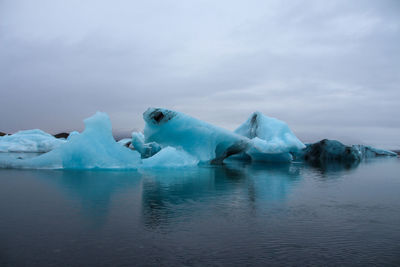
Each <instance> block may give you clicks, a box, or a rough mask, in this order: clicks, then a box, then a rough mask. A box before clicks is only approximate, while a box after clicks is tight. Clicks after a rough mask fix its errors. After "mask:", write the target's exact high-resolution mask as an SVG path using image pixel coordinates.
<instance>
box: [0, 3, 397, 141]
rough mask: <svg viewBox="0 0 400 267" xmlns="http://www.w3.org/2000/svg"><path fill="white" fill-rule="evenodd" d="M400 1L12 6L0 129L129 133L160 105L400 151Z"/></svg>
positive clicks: (3, 24) (1, 17)
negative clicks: (88, 128) (97, 119)
mask: <svg viewBox="0 0 400 267" xmlns="http://www.w3.org/2000/svg"><path fill="white" fill-rule="evenodd" d="M399 11H400V5H399V4H398V1H351V2H349V1H331V2H326V1H254V2H246V3H245V2H240V1H218V2H215V1H154V0H153V1H146V2H139V1H115V2H113V3H111V2H109V1H85V2H81V1H68V2H65V1H44V0H43V1H35V2H34V3H33V2H32V1H2V2H0V46H1V49H0V72H1V75H0V90H1V95H2V97H1V98H0V112H1V114H2V115H1V116H0V127H1V129H0V130H2V131H11V132H12V131H16V130H19V129H26V128H41V129H44V130H46V131H50V132H56V131H61V130H72V129H82V127H83V125H82V122H81V121H82V119H83V118H85V117H87V116H89V115H91V114H92V113H94V112H95V111H97V110H102V111H106V112H108V113H109V114H110V116H111V119H112V122H113V126H114V128H115V129H116V131H124V132H127V131H130V130H132V129H140V128H142V127H143V121H142V118H141V113H142V112H143V111H144V110H145V109H146V108H147V107H148V106H161V107H167V108H175V109H178V110H181V111H183V112H187V113H189V114H191V115H193V116H196V117H198V118H201V119H204V120H207V121H209V122H211V123H215V124H218V125H221V126H223V127H226V128H229V129H234V128H235V127H236V126H237V125H239V124H240V123H241V122H242V121H243V120H245V119H246V118H247V116H249V114H250V113H251V112H252V111H254V110H260V111H262V112H264V113H265V114H266V115H270V116H273V117H277V118H280V119H282V120H285V121H287V122H288V124H289V125H290V126H291V127H292V129H293V130H294V131H295V132H298V134H299V135H300V136H301V137H302V138H303V139H304V140H308V141H310V140H309V139H313V138H314V139H316V138H320V137H324V135H329V136H327V137H330V138H339V139H342V140H344V141H359V142H363V143H371V144H374V145H378V146H386V147H387V146H389V147H390V146H392V147H396V146H399V145H400V140H399V137H398V136H400V135H399V134H400V119H399V118H397V117H396V116H394V114H396V112H397V109H398V108H397V102H398V100H399V99H400V90H399V88H398V84H399V82H400V75H399V74H400V53H399V52H400V51H399V50H400V48H399V46H398V44H399V43H400V19H399V16H398V14H399Z"/></svg>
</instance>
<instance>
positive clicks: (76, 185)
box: [0, 158, 400, 266]
mask: <svg viewBox="0 0 400 267" xmlns="http://www.w3.org/2000/svg"><path fill="white" fill-rule="evenodd" d="M399 173H400V160H399V159H397V158H396V159H377V160H373V161H370V162H365V163H362V164H360V165H359V166H332V165H331V166H329V167H318V168H314V167H310V166H306V165H303V164H301V163H292V164H283V165H276V164H274V165H234V164H231V165H227V166H221V167H197V168H191V169H177V170H162V169H159V170H147V171H61V170H57V171H51V170H41V171H39V170H11V169H8V170H7V169H2V170H0V265H1V266H3V265H4V266H35V265H36V266H78V265H81V266H93V265H96V266H131V265H188V266H204V265H217V266H220V265H230V266H232V265H234V266H243V265H251V266H254V265H266V264H268V265H285V266H301V265H324V266H327V265H328V266H329V265H332V266H333V265H343V264H346V265H358V266H366V265H371V266H372V265H380V266H382V265H385V266H391V265H392V266H395V265H400V175H399Z"/></svg>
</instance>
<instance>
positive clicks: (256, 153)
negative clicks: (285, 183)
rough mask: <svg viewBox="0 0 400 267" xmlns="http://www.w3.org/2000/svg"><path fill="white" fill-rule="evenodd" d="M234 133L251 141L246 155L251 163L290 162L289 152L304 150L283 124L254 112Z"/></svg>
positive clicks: (301, 144)
mask: <svg viewBox="0 0 400 267" xmlns="http://www.w3.org/2000/svg"><path fill="white" fill-rule="evenodd" d="M235 133H237V134H240V135H243V136H246V137H248V138H250V139H251V142H250V144H251V145H250V146H249V149H248V150H247V152H246V153H247V154H248V155H249V156H250V157H251V158H252V160H253V161H291V160H292V155H291V154H290V152H297V151H299V150H301V149H303V148H305V145H304V144H303V143H302V142H301V141H300V140H299V139H298V138H297V137H296V136H295V135H294V133H293V132H292V131H291V130H290V128H289V126H288V125H287V124H286V123H285V122H283V121H281V120H278V119H275V118H271V117H268V116H265V115H263V114H262V113H261V112H254V113H253V114H252V115H251V116H250V117H249V118H248V119H247V120H246V121H245V122H244V123H243V124H242V125H240V126H239V127H238V128H237V129H236V130H235Z"/></svg>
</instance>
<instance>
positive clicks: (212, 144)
mask: <svg viewBox="0 0 400 267" xmlns="http://www.w3.org/2000/svg"><path fill="white" fill-rule="evenodd" d="M143 118H144V120H145V122H146V125H145V128H144V136H145V141H146V142H157V143H158V144H160V145H162V146H172V147H175V148H178V149H183V150H185V151H186V152H187V153H189V154H190V155H192V156H194V157H196V158H197V159H198V160H199V161H200V162H210V163H213V164H220V163H222V161H223V160H224V159H225V158H227V157H229V156H230V155H234V154H237V153H242V152H244V151H245V150H246V149H247V147H248V143H249V139H248V138H246V137H243V136H240V135H238V134H235V133H232V132H230V131H228V130H225V129H223V128H220V127H217V126H214V125H211V124H209V123H207V122H203V121H201V120H198V119H196V118H193V117H191V116H188V115H186V114H183V113H180V112H177V111H173V110H168V109H161V108H149V109H147V111H146V112H144V113H143Z"/></svg>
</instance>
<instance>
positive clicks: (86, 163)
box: [0, 112, 141, 169]
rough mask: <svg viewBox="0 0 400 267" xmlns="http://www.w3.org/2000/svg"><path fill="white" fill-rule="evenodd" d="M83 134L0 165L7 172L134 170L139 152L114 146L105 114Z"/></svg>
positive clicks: (87, 122) (92, 120) (91, 121)
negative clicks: (48, 149)
mask: <svg viewBox="0 0 400 267" xmlns="http://www.w3.org/2000/svg"><path fill="white" fill-rule="evenodd" d="M84 122H85V130H84V131H83V132H82V133H81V134H78V135H75V136H73V138H71V139H70V140H69V141H68V142H66V143H64V144H62V145H60V146H59V147H57V148H55V149H54V150H52V151H50V152H48V153H46V154H43V155H40V156H38V157H35V158H29V159H21V160H12V161H8V162H0V166H2V167H9V168H47V169H59V168H63V169H96V168H99V169H136V168H137V167H138V165H139V164H140V163H141V159H140V155H139V153H138V152H136V151H133V150H130V149H128V148H126V147H124V146H121V145H119V144H118V143H117V142H115V140H114V137H113V136H112V131H111V122H110V119H109V117H108V115H107V114H106V113H102V112H97V113H96V114H95V115H94V116H92V117H90V118H87V119H86V120H85V121H84Z"/></svg>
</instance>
